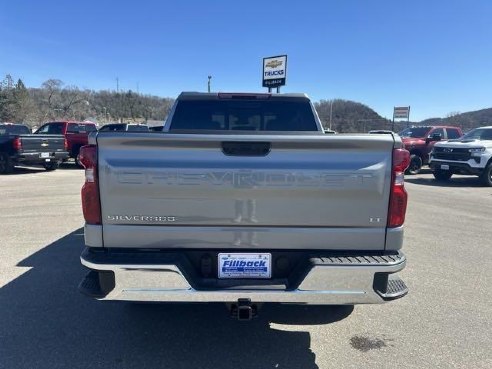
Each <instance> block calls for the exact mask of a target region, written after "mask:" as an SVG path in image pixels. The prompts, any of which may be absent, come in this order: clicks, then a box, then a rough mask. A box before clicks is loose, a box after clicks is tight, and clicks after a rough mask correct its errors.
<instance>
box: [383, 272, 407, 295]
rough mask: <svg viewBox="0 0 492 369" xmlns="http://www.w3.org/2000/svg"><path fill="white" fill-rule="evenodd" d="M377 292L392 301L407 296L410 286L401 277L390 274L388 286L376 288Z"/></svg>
mask: <svg viewBox="0 0 492 369" xmlns="http://www.w3.org/2000/svg"><path fill="white" fill-rule="evenodd" d="M376 292H377V293H378V295H379V296H381V297H382V298H383V299H384V300H385V301H390V300H396V299H399V298H401V297H403V296H405V295H406V294H407V293H408V287H407V285H406V284H405V282H403V280H401V279H400V278H399V277H397V276H392V275H390V276H389V278H388V282H387V283H386V288H382V289H376Z"/></svg>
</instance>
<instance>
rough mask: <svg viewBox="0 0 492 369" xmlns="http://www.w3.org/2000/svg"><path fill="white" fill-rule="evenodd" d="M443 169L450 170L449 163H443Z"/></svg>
mask: <svg viewBox="0 0 492 369" xmlns="http://www.w3.org/2000/svg"><path fill="white" fill-rule="evenodd" d="M441 169H442V170H449V165H447V164H441Z"/></svg>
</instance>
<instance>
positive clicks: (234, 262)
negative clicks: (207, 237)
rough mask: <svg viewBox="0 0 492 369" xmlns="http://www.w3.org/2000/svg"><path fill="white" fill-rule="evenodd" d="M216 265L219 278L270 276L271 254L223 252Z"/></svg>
mask: <svg viewBox="0 0 492 369" xmlns="http://www.w3.org/2000/svg"><path fill="white" fill-rule="evenodd" d="M218 266H219V278H239V279H241V278H271V276H272V254H250V253H248V254H238V253H232V254H228V253H223V254H219V258H218Z"/></svg>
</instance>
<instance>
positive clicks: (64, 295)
mask: <svg viewBox="0 0 492 369" xmlns="http://www.w3.org/2000/svg"><path fill="white" fill-rule="evenodd" d="M83 242H84V241H83V231H82V229H78V230H76V231H74V232H72V233H70V234H68V235H67V236H65V237H63V238H61V239H59V240H58V241H56V242H54V243H52V244H50V245H48V246H46V247H45V248H43V249H41V250H40V251H38V252H37V253H35V254H33V255H31V256H29V257H28V258H26V259H25V260H23V261H22V262H21V263H20V264H19V266H23V267H31V268H32V269H30V270H28V271H27V272H26V273H24V274H23V275H21V276H20V277H18V278H16V279H15V280H13V281H11V282H10V283H8V284H7V285H5V286H4V287H3V288H1V289H0V342H1V344H0V368H39V369H42V368H47V369H48V368H49V369H54V368H67V367H69V368H113V367H114V368H138V369H142V368H157V367H159V368H171V367H172V368H233V367H234V368H277V367H278V368H303V369H309V368H317V365H316V364H315V354H314V353H313V352H312V351H311V349H310V346H311V339H310V335H309V333H308V332H302V331H301V332H298V331H297V332H292V331H283V330H279V329H274V328H272V327H271V326H270V323H271V322H277V323H281V324H296V325H304V324H329V323H333V322H336V321H339V320H341V319H344V318H346V317H347V316H348V315H350V313H351V312H352V310H353V307H350V306H349V307H320V306H314V307H308V306H293V305H264V306H263V308H262V310H260V316H259V317H258V318H257V319H256V320H254V321H252V322H238V321H235V320H232V319H231V318H229V316H228V314H227V310H226V308H225V305H223V304H130V303H119V302H100V301H95V300H92V299H89V298H86V297H85V296H82V295H81V294H80V293H79V292H78V291H77V285H78V283H79V281H80V280H81V279H82V277H83V276H84V275H85V273H86V271H85V270H84V269H83V267H82V266H81V265H80V262H79V255H80V252H81V251H82V248H83Z"/></svg>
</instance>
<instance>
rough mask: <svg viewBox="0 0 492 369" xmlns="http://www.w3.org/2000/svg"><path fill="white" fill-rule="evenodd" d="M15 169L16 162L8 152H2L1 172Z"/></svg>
mask: <svg viewBox="0 0 492 369" xmlns="http://www.w3.org/2000/svg"><path fill="white" fill-rule="evenodd" d="M13 171H14V164H13V163H12V159H10V156H9V155H8V154H7V153H4V152H0V174H9V173H12V172H13Z"/></svg>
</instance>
